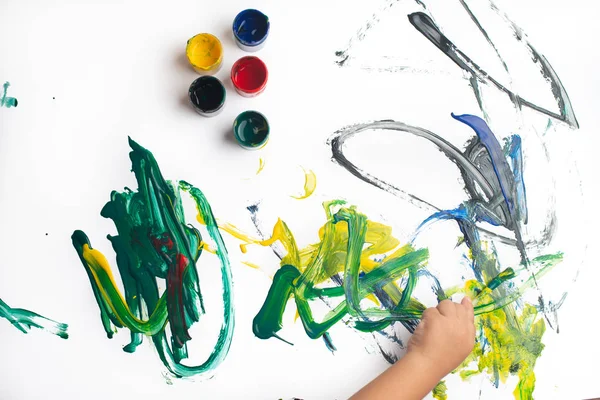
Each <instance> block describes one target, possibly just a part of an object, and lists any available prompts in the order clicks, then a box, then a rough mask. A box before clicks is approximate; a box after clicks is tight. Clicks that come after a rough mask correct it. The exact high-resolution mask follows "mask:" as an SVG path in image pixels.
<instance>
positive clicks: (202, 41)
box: [185, 33, 223, 74]
mask: <svg viewBox="0 0 600 400" xmlns="http://www.w3.org/2000/svg"><path fill="white" fill-rule="evenodd" d="M185 54H186V55H187V58H188V61H189V62H190V64H191V65H192V67H194V69H195V70H196V71H197V72H198V73H199V74H213V73H215V72H217V71H218V70H219V68H220V67H221V61H222V60H223V45H222V44H221V41H220V40H219V39H218V38H217V37H216V36H215V35H211V34H210V33H199V34H197V35H196V36H194V37H193V38H191V39H190V40H188V41H187V46H186V47H185Z"/></svg>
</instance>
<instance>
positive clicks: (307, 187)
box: [291, 168, 317, 200]
mask: <svg viewBox="0 0 600 400" xmlns="http://www.w3.org/2000/svg"><path fill="white" fill-rule="evenodd" d="M302 170H304V194H303V195H300V196H291V197H293V198H294V199H297V200H303V199H307V198H308V197H310V196H311V195H312V194H313V193H314V191H315V190H316V189H317V176H316V175H315V173H314V172H313V171H312V170H310V169H309V170H306V169H304V168H302Z"/></svg>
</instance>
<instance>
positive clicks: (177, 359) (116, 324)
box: [72, 139, 234, 377]
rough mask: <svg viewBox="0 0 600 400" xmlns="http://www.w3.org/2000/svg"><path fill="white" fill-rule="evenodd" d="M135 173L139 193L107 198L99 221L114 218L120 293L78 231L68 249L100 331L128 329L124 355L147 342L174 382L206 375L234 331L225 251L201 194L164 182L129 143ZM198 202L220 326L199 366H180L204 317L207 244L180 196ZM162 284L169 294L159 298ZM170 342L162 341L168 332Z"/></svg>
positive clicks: (145, 154)
mask: <svg viewBox="0 0 600 400" xmlns="http://www.w3.org/2000/svg"><path fill="white" fill-rule="evenodd" d="M129 144H130V146H131V148H132V151H131V153H130V154H129V155H130V158H131V161H132V170H133V172H134V174H135V176H136V180H137V183H138V191H137V192H135V191H132V190H130V189H125V191H124V192H116V191H114V192H112V193H111V200H110V201H109V202H108V203H107V204H106V205H105V206H104V208H103V209H102V212H101V215H102V216H103V217H105V218H109V219H111V220H112V221H113V222H114V223H115V226H116V228H117V231H118V235H116V236H111V235H109V236H108V239H109V240H110V241H111V243H112V246H113V249H114V250H115V252H116V255H117V257H116V258H117V267H118V271H119V275H120V278H121V281H122V283H123V287H124V289H125V290H124V291H125V293H124V294H123V293H121V291H120V290H119V288H118V286H117V284H116V282H115V279H114V276H113V273H112V269H111V267H110V265H109V263H108V261H107V260H106V257H104V255H103V254H102V253H101V252H100V251H98V250H96V249H94V248H93V247H92V245H91V243H90V241H89V239H88V237H87V236H86V235H85V233H83V232H82V231H79V230H78V231H75V232H74V233H73V235H72V241H73V246H74V247H75V250H76V251H77V253H78V255H79V258H80V259H81V262H82V264H83V267H84V268H85V270H86V272H87V274H88V278H89V280H90V284H91V286H92V290H93V293H94V296H95V298H96V302H97V303H98V307H99V308H100V317H101V321H102V325H103V327H104V330H105V331H106V334H107V336H108V337H109V338H112V336H113V334H114V332H115V331H116V329H115V328H127V329H129V330H130V332H131V341H130V343H129V344H128V345H127V346H125V348H124V349H123V350H124V351H126V352H128V353H133V352H134V351H135V349H136V347H137V346H139V345H140V344H141V343H142V340H143V335H147V336H150V337H151V339H152V341H153V343H154V346H155V347H156V349H157V351H158V355H159V357H160V359H161V361H162V362H163V364H164V365H165V367H166V368H167V369H168V370H169V371H170V372H171V373H172V374H173V375H175V376H177V377H189V376H193V375H199V374H207V373H211V372H212V371H213V370H214V369H215V368H216V367H217V366H218V365H219V364H220V363H221V362H222V361H223V360H224V358H225V356H226V355H227V352H228V350H229V347H230V345H231V339H232V336H233V328H234V313H233V305H232V293H231V286H232V278H231V269H230V266H229V260H228V257H227V249H226V248H225V244H224V243H223V240H222V238H221V235H220V233H219V231H218V229H217V226H216V221H215V218H214V216H213V214H212V210H211V208H210V205H209V203H208V201H207V200H206V198H205V197H204V195H203V193H202V192H201V191H200V190H199V189H198V188H195V187H194V186H193V185H191V184H189V183H187V182H184V181H180V182H179V183H173V182H170V181H166V180H164V178H163V177H162V174H161V172H160V169H159V167H158V164H157V163H156V160H155V159H154V156H153V155H152V153H150V152H149V151H148V150H146V149H144V148H143V147H141V146H140V145H139V144H137V143H136V142H135V141H133V140H131V139H129ZM184 192H185V193H188V194H189V195H190V197H191V198H192V199H193V200H194V202H195V203H196V207H197V210H198V214H199V216H201V219H202V221H204V224H205V225H206V228H207V230H208V233H209V236H210V238H211V239H212V241H213V242H214V243H215V245H216V249H214V251H215V252H216V255H217V257H218V258H219V261H220V264H221V278H222V286H223V296H222V299H223V305H224V310H223V323H222V325H221V329H220V332H219V336H218V338H217V340H216V343H215V345H214V348H213V350H212V352H211V354H210V355H209V356H208V358H207V359H206V361H205V362H204V363H202V364H201V365H197V366H188V365H185V364H183V363H181V361H182V360H184V359H186V358H187V356H188V350H187V343H188V342H189V341H190V340H191V339H192V338H191V336H190V333H189V329H190V327H191V326H192V325H193V324H194V323H195V322H198V321H200V317H201V315H202V314H204V313H205V309H204V302H203V299H202V294H201V291H200V282H199V278H198V273H197V270H196V265H197V263H198V260H199V258H200V255H201V254H202V250H203V249H206V247H207V245H206V243H205V242H203V240H202V236H201V234H200V231H198V230H197V229H196V228H194V227H192V226H191V225H188V224H186V221H185V219H184V213H183V208H182V205H181V193H184ZM159 280H165V281H166V290H165V291H164V292H163V293H159V289H158V282H159ZM167 326H168V327H169V331H170V338H167V331H166V327H167Z"/></svg>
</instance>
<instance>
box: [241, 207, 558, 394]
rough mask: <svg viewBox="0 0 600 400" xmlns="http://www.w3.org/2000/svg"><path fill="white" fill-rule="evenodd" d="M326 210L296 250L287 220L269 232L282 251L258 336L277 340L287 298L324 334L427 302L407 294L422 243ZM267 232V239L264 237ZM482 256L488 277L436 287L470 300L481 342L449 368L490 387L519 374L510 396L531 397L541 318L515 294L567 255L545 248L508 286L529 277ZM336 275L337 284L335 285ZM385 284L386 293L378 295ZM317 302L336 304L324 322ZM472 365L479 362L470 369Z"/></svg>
mask: <svg viewBox="0 0 600 400" xmlns="http://www.w3.org/2000/svg"><path fill="white" fill-rule="evenodd" d="M324 208H325V213H326V217H327V222H326V223H325V225H324V226H323V227H322V228H321V230H320V232H319V236H320V242H319V243H317V244H313V245H310V246H308V247H307V248H305V249H301V250H298V249H297V248H296V242H295V240H294V237H293V235H292V233H291V232H290V231H289V229H288V228H287V225H285V223H283V221H280V222H278V225H279V226H280V227H282V229H283V230H284V232H283V233H282V232H280V233H279V234H277V235H276V232H277V229H274V235H273V238H278V239H279V240H280V241H281V242H282V243H283V245H284V247H285V248H286V249H287V250H288V254H287V255H286V256H285V257H284V258H283V260H282V263H281V264H282V265H281V268H280V269H279V270H278V271H277V272H276V273H275V275H274V277H273V283H272V285H271V287H270V289H269V292H268V294H267V297H266V299H265V301H264V303H263V306H262V307H261V309H260V311H259V312H258V314H257V315H256V317H255V318H254V321H253V332H254V334H255V335H256V336H257V337H258V338H260V339H269V338H271V337H275V338H279V339H281V338H280V336H279V331H280V330H281V329H282V328H283V324H282V318H283V313H284V311H285V308H286V306H287V304H288V302H289V301H292V299H293V301H294V303H295V305H296V308H297V312H298V316H299V318H300V320H301V321H302V324H303V326H304V329H305V332H306V334H307V335H308V336H309V337H310V338H312V339H316V338H319V337H321V336H324V335H327V334H328V333H327V331H328V330H329V329H330V328H331V327H332V326H333V325H335V324H336V323H338V322H339V321H340V320H342V319H344V323H346V324H347V325H350V326H353V327H354V328H355V329H357V330H359V331H363V332H373V331H381V330H383V329H385V328H386V327H388V326H389V325H390V324H391V323H393V322H394V321H415V320H418V319H420V318H421V316H422V313H423V310H425V306H424V305H423V304H422V303H421V302H420V301H419V300H418V299H416V298H414V297H413V291H414V289H415V287H416V285H417V282H418V280H419V277H420V276H422V275H423V273H424V272H425V271H424V270H425V267H426V264H427V260H428V257H429V254H428V251H427V249H415V248H413V247H412V246H410V245H404V246H400V245H399V241H398V240H397V239H396V238H394V237H393V236H392V235H391V228H390V227H387V226H385V225H382V224H378V223H376V222H373V221H370V220H368V219H367V217H366V216H365V215H363V214H361V213H359V212H357V211H356V210H355V209H354V208H352V207H345V206H344V202H343V201H340V200H336V201H332V202H329V203H325V204H324ZM273 238H271V239H270V240H267V241H266V243H269V244H270V243H271V242H272V239H273ZM253 242H254V243H257V242H256V241H253ZM376 255H377V256H379V257H378V258H377V257H374V256H376ZM382 255H383V256H384V257H381V256H382ZM480 256H481V260H480V261H481V262H482V263H483V265H482V268H481V269H482V271H483V276H484V278H485V282H487V283H486V284H483V283H480V282H478V281H476V280H471V281H467V282H466V284H465V286H464V287H456V288H447V289H445V290H444V289H442V288H441V287H438V288H437V289H436V288H434V291H435V292H436V295H437V297H438V300H439V301H441V300H443V299H446V298H449V297H450V296H451V295H453V294H455V293H458V292H461V293H464V294H467V295H469V296H470V297H471V298H473V299H474V304H475V314H476V315H477V316H478V317H477V319H476V325H477V328H478V338H477V342H478V344H477V345H476V347H475V349H474V350H473V353H472V354H471V355H470V356H469V358H468V359H467V360H466V361H465V362H464V363H463V364H462V365H461V366H460V367H459V368H458V369H457V370H456V371H455V373H459V374H460V376H461V377H462V378H463V379H468V378H469V377H470V376H472V375H475V374H481V373H485V374H487V375H488V376H489V377H490V378H491V379H492V381H493V383H494V384H495V385H496V386H497V385H498V384H499V382H505V381H506V379H507V377H508V376H509V375H514V376H517V377H518V378H519V383H518V385H517V388H516V389H515V392H514V394H515V398H516V399H528V398H531V395H532V393H533V390H534V388H535V375H534V372H533V370H534V366H535V362H536V360H537V358H538V357H539V356H540V354H541V352H542V349H543V348H544V345H543V344H542V343H541V338H542V336H543V334H544V332H545V325H544V320H543V319H542V317H541V316H540V315H538V311H537V309H536V308H535V307H534V306H531V305H525V306H523V307H520V306H519V307H518V306H517V305H516V304H515V300H517V299H519V298H520V297H521V296H522V294H523V293H524V292H525V291H526V290H528V289H530V288H532V287H533V286H534V283H535V281H536V280H539V279H540V278H542V277H543V276H544V275H545V274H547V273H548V272H549V271H550V270H551V269H552V268H554V267H555V266H556V265H558V264H559V263H560V262H561V261H562V258H563V255H562V253H557V254H549V255H543V256H540V257H537V258H534V259H533V260H531V261H530V265H529V267H530V268H532V270H535V271H537V272H536V273H535V274H533V275H528V278H526V279H524V280H523V281H522V282H521V283H520V284H519V285H518V286H517V285H516V284H511V286H508V285H507V284H506V283H508V282H511V280H513V279H514V278H516V277H518V276H522V275H525V274H526V273H527V271H526V270H525V268H524V267H523V266H520V267H518V268H505V269H504V270H502V271H499V269H498V263H497V260H496V258H495V255H494V254H486V253H484V252H483V251H482V252H481V254H480ZM375 259H379V260H380V261H375ZM498 271H499V272H498ZM336 279H337V284H336V285H335V286H331V283H332V282H335V281H336ZM340 281H341V282H340ZM398 282H401V284H398ZM323 285H326V287H322V286H323ZM378 289H379V292H378V291H377V290H378ZM381 291H383V292H385V295H386V296H384V297H381V296H380V294H381ZM385 297H387V303H386V299H385ZM318 299H327V300H328V301H329V303H332V302H333V303H334V304H337V305H335V306H332V307H331V310H330V311H329V312H328V313H327V314H326V315H325V317H324V318H323V319H322V320H321V321H316V320H315V319H314V318H313V314H312V309H311V306H310V302H311V301H314V300H318ZM365 299H371V300H375V301H376V300H379V301H380V302H379V303H380V304H379V305H378V306H376V307H368V306H367V307H365V306H364V304H365V303H364V302H363V301H364V300H365ZM336 300H337V303H336V302H335V301H336ZM282 340H283V339H282ZM473 363H474V364H476V365H477V367H476V368H475V369H473V367H472V365H473ZM433 395H434V397H435V398H436V399H445V398H446V385H445V383H444V382H440V384H438V386H436V388H435V390H434V393H433Z"/></svg>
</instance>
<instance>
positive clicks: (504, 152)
mask: <svg viewBox="0 0 600 400" xmlns="http://www.w3.org/2000/svg"><path fill="white" fill-rule="evenodd" d="M455 118H456V119H458V120H460V121H462V122H464V123H467V124H468V125H469V126H471V127H472V128H473V129H474V130H475V131H476V133H477V135H478V139H479V140H478V141H477V142H474V144H473V146H474V147H475V146H477V148H475V149H473V148H472V149H471V150H477V151H473V153H474V154H477V156H478V157H480V156H481V154H482V153H483V151H486V152H487V154H488V157H489V159H488V162H485V163H479V164H478V165H477V166H473V168H475V170H477V171H478V174H479V175H477V174H474V175H473V174H472V171H467V172H465V173H466V174H467V173H469V174H472V175H468V177H469V178H472V176H475V178H473V179H472V180H473V182H475V183H478V184H479V182H477V179H485V182H486V183H487V185H488V186H484V190H485V189H489V191H490V193H487V194H486V193H484V194H483V195H480V194H478V193H477V192H475V191H473V192H472V193H473V195H472V198H471V199H470V200H468V201H466V202H464V203H463V204H460V205H459V206H458V207H457V208H456V209H453V210H440V211H438V212H435V213H433V214H432V215H431V216H430V217H428V218H427V219H425V220H424V221H423V223H422V224H421V225H420V226H419V227H418V228H417V230H416V231H415V233H414V235H413V239H412V240H411V241H410V242H408V243H401V241H400V240H398V239H397V238H396V237H395V236H394V235H393V234H392V228H391V227H389V226H387V225H385V224H382V223H379V222H376V221H373V220H370V219H368V218H367V216H366V215H364V214H363V213H361V212H359V211H358V209H357V208H356V207H354V206H351V205H348V204H347V203H346V202H345V201H342V200H332V201H329V202H325V203H324V212H325V214H324V220H325V223H324V225H323V226H322V227H321V228H320V230H319V241H318V242H317V243H315V244H312V245H309V246H305V247H299V246H298V244H297V242H296V240H295V238H294V235H293V233H292V232H291V230H290V228H289V227H288V225H287V224H286V223H285V222H284V221H283V220H281V219H279V220H278V221H277V223H276V224H275V225H274V227H273V230H272V234H271V235H270V236H269V237H267V238H264V237H253V236H252V235H249V234H246V233H244V232H242V231H240V230H239V229H237V228H236V227H235V226H234V225H232V224H229V223H224V222H218V220H217V219H216V218H215V217H214V216H213V213H212V211H211V207H210V205H209V203H208V201H207V199H206V198H205V196H204V195H203V193H202V192H201V191H200V189H198V188H196V187H194V186H193V185H191V184H189V183H187V182H185V181H179V182H171V181H167V180H165V179H164V178H163V176H162V174H161V172H160V169H159V167H158V164H157V162H156V160H155V159H154V157H153V155H152V154H151V153H150V152H149V151H148V150H146V149H144V148H143V147H141V146H140V145H139V144H137V143H136V142H134V141H133V140H131V139H130V141H129V144H130V146H131V148H132V151H131V153H130V158H131V161H132V170H133V172H134V174H135V177H136V180H137V183H138V189H137V191H133V190H130V189H128V188H126V189H125V191H124V192H116V191H115V192H113V193H112V194H111V198H110V201H109V202H108V203H107V204H106V205H105V206H104V208H103V209H102V211H101V215H102V216H103V217H105V218H110V219H111V220H113V222H114V223H115V226H116V228H117V231H118V235H116V236H111V235H109V236H108V239H109V240H110V242H111V243H112V247H113V249H114V251H115V253H116V260H117V268H118V272H119V274H120V277H121V281H122V283H123V287H124V293H121V292H120V290H119V288H118V286H117V283H116V282H115V278H114V276H113V272H112V269H111V267H110V265H109V263H108V261H107V260H106V258H105V257H104V255H103V254H102V253H101V252H100V251H99V250H97V249H95V248H93V247H92V245H91V243H90V240H89V239H88V237H87V236H86V235H85V234H84V233H83V232H82V231H75V232H74V233H73V236H72V240H73V245H74V247H75V249H76V251H77V253H78V254H79V257H80V259H81V262H82V265H83V266H84V269H85V271H86V273H87V275H88V278H89V280H90V284H91V287H92V290H93V293H94V296H95V298H96V301H97V303H98V307H99V309H100V315H101V320H102V324H103V326H104V329H105V331H106V333H107V335H108V337H109V338H110V337H112V335H113V333H114V332H115V328H127V329H129V330H130V334H131V342H130V343H129V344H128V345H127V346H125V348H124V350H125V351H127V352H133V351H135V348H136V347H137V346H138V345H139V344H140V343H141V342H142V340H143V336H144V335H146V336H149V337H150V338H151V340H152V341H153V343H154V345H155V347H156V349H157V351H158V354H159V357H160V359H161V360H162V362H163V363H164V365H165V366H166V367H167V369H168V370H169V371H170V372H171V373H172V374H173V375H174V376H177V377H189V376H192V375H196V374H202V373H208V372H210V371H212V370H214V368H216V367H217V366H218V365H219V363H220V362H222V361H223V359H224V358H225V356H226V354H227V351H228V349H229V346H230V344H231V340H232V335H233V327H234V310H233V303H232V293H231V289H232V283H231V279H232V278H231V270H230V266H229V261H228V257H227V250H226V248H225V244H224V242H223V239H222V237H221V234H220V231H223V232H226V233H228V234H230V235H232V236H233V237H235V238H236V239H238V240H239V241H240V242H241V244H240V250H241V252H242V253H246V252H247V251H248V246H251V245H260V246H272V245H275V244H276V243H278V244H280V245H281V246H282V247H283V248H284V250H285V251H284V252H283V253H281V254H280V258H281V260H280V265H279V266H278V268H277V270H276V272H275V273H274V275H273V277H272V279H273V282H272V284H271V287H270V289H269V291H268V293H267V294H266V297H265V300H264V303H263V305H262V307H261V308H260V310H258V312H257V314H256V316H255V318H254V320H253V325H252V330H253V332H254V334H255V336H256V337H258V338H260V339H269V338H278V339H280V340H283V341H286V340H285V339H284V338H283V336H285V335H283V334H282V330H283V329H284V326H283V316H284V312H285V310H286V307H287V306H288V305H289V303H291V302H293V304H294V305H295V308H296V311H297V318H299V320H300V321H301V323H302V325H303V327H304V330H305V332H306V334H307V336H308V337H310V338H312V339H317V338H322V339H323V341H324V342H325V345H326V346H327V347H328V348H329V349H330V350H332V351H334V350H335V345H334V340H333V338H332V337H331V335H330V329H331V328H332V327H333V326H334V325H335V324H337V323H338V322H342V323H344V324H345V325H347V326H350V327H353V328H354V329H356V330H357V331H361V332H380V333H382V334H384V337H386V338H389V339H391V340H395V341H398V342H399V343H400V340H399V339H398V338H397V337H396V336H395V335H393V334H390V333H389V332H390V331H392V332H393V326H392V325H393V324H395V323H400V324H401V325H403V326H404V327H405V328H406V329H407V330H408V331H409V332H410V333H412V332H413V331H414V329H415V328H416V326H417V324H418V322H419V319H420V318H421V316H422V313H423V311H424V310H425V309H426V308H427V307H428V306H432V305H434V304H426V303H428V302H429V303H431V300H426V298H427V296H425V297H422V296H423V293H425V294H428V295H429V297H431V294H433V295H434V298H435V299H436V301H437V302H439V301H442V300H444V299H446V298H449V297H451V296H452V295H454V294H457V293H462V294H464V295H467V296H470V297H471V298H472V299H473V300H474V305H475V314H476V316H477V319H476V324H477V345H476V347H475V349H474V350H473V353H472V354H471V355H470V356H469V358H468V359H467V360H466V361H465V362H464V363H463V364H462V365H461V366H460V367H459V368H458V369H457V370H456V371H455V373H456V374H458V375H460V377H461V378H463V379H465V380H468V379H469V378H470V377H471V376H473V375H475V374H486V375H487V376H489V377H490V378H491V380H492V382H493V383H494V384H495V385H496V386H498V385H499V384H500V383H501V382H506V380H507V378H508V377H509V376H516V377H517V378H518V380H519V382H518V385H517V387H516V389H515V392H514V393H515V398H517V399H527V398H530V397H531V395H532V393H533V390H534V388H535V374H534V367H535V363H536V360H537V358H538V357H539V356H540V354H541V352H542V350H543V347H544V345H543V344H542V336H543V334H544V332H545V329H546V322H545V320H544V315H543V307H538V306H533V305H528V304H525V303H523V302H522V301H521V300H520V299H521V297H522V295H523V294H524V293H525V292H526V291H528V290H530V289H533V290H537V282H538V280H539V279H541V278H542V277H543V276H544V275H545V274H546V273H548V272H549V271H550V270H551V269H552V268H553V267H555V266H556V265H557V264H559V263H560V262H561V260H562V254H561V253H556V254H544V255H537V256H535V257H529V255H528V253H527V252H526V246H525V245H524V243H523V242H522V241H521V239H520V230H519V226H520V225H519V224H520V223H522V222H523V221H524V220H525V219H526V215H527V210H526V202H525V199H524V194H525V191H524V186H523V175H522V169H521V168H522V160H521V149H520V140H519V138H518V137H513V138H512V139H511V140H509V141H507V142H506V143H505V145H504V147H502V146H501V145H500V144H499V143H498V141H497V140H496V139H495V137H494V136H493V134H491V131H489V128H487V125H485V122H483V121H482V120H480V119H478V118H477V117H473V116H457V117H455ZM493 179H495V181H494V180H493ZM183 194H187V195H189V196H190V197H191V199H193V200H194V202H195V204H196V206H197V211H198V213H197V221H198V222H199V223H200V224H201V225H204V226H205V227H206V229H207V230H208V233H209V235H210V238H211V241H212V243H213V244H214V245H211V246H209V245H208V244H207V243H206V242H205V241H204V240H203V238H202V236H201V233H200V231H199V230H198V229H196V228H195V227H193V226H192V225H190V224H187V223H186V221H185V218H184V211H183V207H182V202H181V200H182V198H181V196H182V195H183ZM484 195H485V196H487V195H489V197H490V198H491V199H493V200H490V201H488V202H485V201H483V196H484ZM478 196H479V197H478ZM500 199H503V201H501V200H500ZM251 208H252V207H251ZM251 208H249V210H250V211H251V212H254V213H256V212H257V209H256V207H255V208H254V209H251ZM439 221H454V222H456V223H457V225H458V227H459V229H460V231H461V233H462V236H461V238H460V239H459V246H462V249H463V251H465V253H466V254H467V255H468V259H469V266H470V269H471V275H472V276H471V277H465V278H463V279H462V280H461V281H460V282H461V283H460V284H458V285H454V286H448V285H446V286H442V284H441V283H440V281H439V280H438V278H437V277H436V276H434V275H433V274H432V272H431V271H429V270H428V268H427V267H428V261H429V256H430V254H429V250H428V249H427V248H420V247H418V246H416V245H415V243H416V241H415V239H416V238H417V237H418V236H419V235H420V234H421V232H423V231H424V230H425V229H428V228H429V227H430V226H431V225H432V224H435V223H437V222H439ZM480 221H485V222H488V223H490V224H494V225H501V226H503V227H505V228H507V229H509V230H510V231H512V232H513V233H514V234H515V236H516V238H517V239H516V241H514V247H515V249H516V251H517V253H518V254H520V255H521V261H520V262H517V264H516V265H512V266H508V267H503V266H501V265H500V262H499V259H498V257H497V255H496V253H495V248H494V246H493V244H491V243H490V240H489V238H488V239H482V238H481V237H480V228H479V226H478V223H479V222H480ZM204 250H206V251H209V252H211V253H214V254H216V256H217V257H218V258H219V260H220V265H221V275H222V282H221V284H222V286H223V304H224V314H223V323H222V327H221V330H220V333H219V337H218V339H217V341H216V343H215V345H214V349H213V351H212V353H211V354H210V356H209V357H208V358H207V360H206V361H205V362H204V363H203V364H201V365H199V366H187V365H185V364H183V363H182V361H184V360H185V359H186V358H187V342H188V341H190V340H191V336H190V334H189V328H190V327H191V326H192V324H194V323H196V322H199V321H200V318H201V316H202V314H203V313H204V312H205V310H204V303H203V299H202V294H201V290H200V281H199V277H198V273H197V269H196V267H197V264H198V262H199V260H200V256H201V254H202V252H203V251H204ZM248 265H250V266H252V267H257V268H262V267H266V266H264V265H256V264H253V263H248ZM162 282H165V283H166V289H165V290H164V291H162V293H161V291H160V290H159V287H160V283H162ZM323 303H324V304H325V305H326V306H327V307H328V311H326V312H325V315H324V316H322V317H317V314H316V312H315V311H316V310H317V307H316V306H318V307H320V309H322V308H323ZM382 351H383V350H382ZM388 359H389V360H390V361H392V362H393V361H394V360H393V357H389V358H388ZM434 396H435V397H436V398H438V399H443V398H445V396H446V389H445V384H444V383H440V385H438V386H437V387H436V389H435V391H434Z"/></svg>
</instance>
